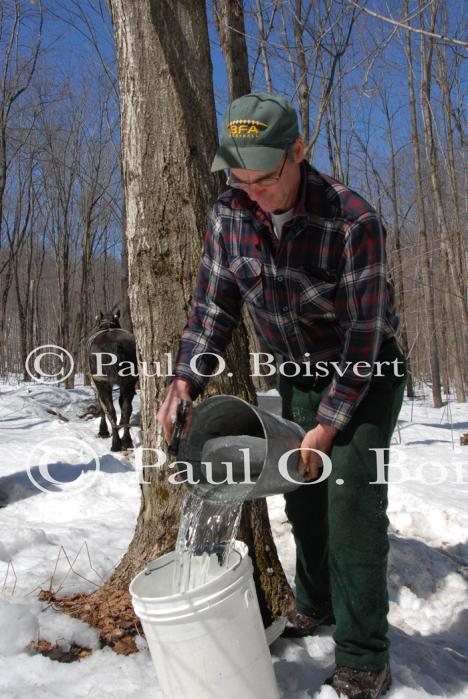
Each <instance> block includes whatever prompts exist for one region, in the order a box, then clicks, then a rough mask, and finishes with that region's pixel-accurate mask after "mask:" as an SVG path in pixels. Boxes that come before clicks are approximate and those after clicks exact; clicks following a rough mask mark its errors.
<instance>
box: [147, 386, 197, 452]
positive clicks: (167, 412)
mask: <svg viewBox="0 0 468 699" xmlns="http://www.w3.org/2000/svg"><path fill="white" fill-rule="evenodd" d="M181 399H182V400H191V398H190V383H189V382H188V381H186V380H185V379H174V381H172V382H171V383H170V384H169V389H168V391H167V395H166V398H165V399H164V403H163V404H162V405H161V407H160V408H159V410H158V414H157V416H156V419H157V421H158V422H159V424H160V425H162V427H163V430H164V439H165V440H166V442H167V443H168V444H170V442H171V437H172V428H173V427H174V422H175V418H176V415H177V406H178V404H179V400H181ZM191 417H192V415H191V413H190V415H189V418H188V420H187V423H186V426H185V431H186V430H187V429H188V427H189V425H190V420H191Z"/></svg>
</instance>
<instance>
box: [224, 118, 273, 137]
mask: <svg viewBox="0 0 468 699" xmlns="http://www.w3.org/2000/svg"><path fill="white" fill-rule="evenodd" d="M267 128H268V124H265V122H263V121H256V120H255V119H235V120H234V121H230V122H229V124H228V129H229V135H230V136H232V138H258V137H259V136H260V134H261V133H262V131H265V129H267Z"/></svg>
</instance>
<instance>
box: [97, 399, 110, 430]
mask: <svg viewBox="0 0 468 699" xmlns="http://www.w3.org/2000/svg"><path fill="white" fill-rule="evenodd" d="M100 408H101V421H100V423H99V432H98V437H110V432H109V429H108V427H107V422H106V414H105V412H104V409H103V407H102V405H100Z"/></svg>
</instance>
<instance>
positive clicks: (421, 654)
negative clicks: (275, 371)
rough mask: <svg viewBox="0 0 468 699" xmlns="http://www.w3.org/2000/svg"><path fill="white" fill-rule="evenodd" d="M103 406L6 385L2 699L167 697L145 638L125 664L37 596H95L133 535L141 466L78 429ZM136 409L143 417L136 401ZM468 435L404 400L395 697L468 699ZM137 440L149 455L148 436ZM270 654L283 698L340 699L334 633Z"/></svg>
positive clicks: (275, 514)
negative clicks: (38, 646)
mask: <svg viewBox="0 0 468 699" xmlns="http://www.w3.org/2000/svg"><path fill="white" fill-rule="evenodd" d="M93 397H94V396H93V392H92V389H90V388H89V387H83V386H81V387H78V388H76V389H74V390H72V391H65V390H64V389H62V388H61V387H59V386H41V385H37V384H32V385H29V384H16V385H14V384H10V385H1V386H0V434H1V445H2V448H1V452H0V506H3V507H2V509H0V532H1V536H0V628H1V633H0V697H2V698H5V699H26V697H28V699H31V698H32V699H53V698H55V697H57V698H58V697H60V699H75V698H78V697H85V696H89V695H91V696H95V697H99V699H105V698H107V697H112V698H113V699H124V698H125V699H127V698H129V699H132V698H135V699H136V698H137V697H138V699H146V698H148V699H149V698H150V697H151V698H152V699H162V695H161V692H160V690H159V689H158V685H157V679H156V677H155V673H154V669H153V665H152V663H151V659H150V656H149V653H148V649H147V645H146V642H145V641H144V639H139V646H140V648H141V651H140V652H139V653H137V654H134V655H131V656H128V657H124V656H120V655H117V654H115V653H114V652H113V651H112V650H110V649H109V648H104V649H99V642H98V635H97V632H96V631H95V629H93V628H91V627H89V626H88V625H87V624H84V623H82V622H80V621H78V620H76V619H72V618H70V617H67V616H64V615H63V614H61V613H59V612H55V611H54V610H53V609H52V608H51V607H50V606H48V605H47V604H46V603H43V602H39V601H38V600H37V597H36V595H37V591H38V590H39V589H40V588H48V587H49V586H51V587H52V588H53V589H54V590H57V588H59V589H60V591H62V592H63V593H73V592H77V591H85V592H88V591H91V590H93V589H95V587H96V586H98V585H99V584H100V582H101V580H102V579H105V578H106V577H108V576H109V574H110V572H111V570H112V568H113V566H114V565H115V564H116V563H117V561H118V560H119V558H120V557H121V556H122V554H123V553H124V551H125V550H126V548H127V545H128V543H129V541H130V540H131V537H132V533H133V529H134V525H135V521H136V516H137V512H138V504H139V486H138V473H137V471H135V468H134V464H133V462H132V460H129V459H128V458H126V457H125V456H123V455H120V454H114V453H111V452H110V451H109V449H110V440H100V439H97V438H96V434H97V430H98V420H97V419H93V420H90V421H84V420H80V419H79V417H78V416H79V414H81V413H82V412H84V409H85V408H86V406H87V405H88V404H89V403H90V402H91V400H92V399H93ZM270 400H271V399H270ZM269 408H270V406H269ZM134 409H135V411H136V413H138V409H139V404H138V397H137V398H136V399H135V402H134ZM48 410H54V411H55V412H56V413H60V415H62V416H64V417H66V418H68V420H69V421H68V422H63V421H61V420H60V419H59V417H58V416H57V415H54V414H52V413H50V412H48ZM133 421H137V415H134V417H133ZM466 431H468V408H467V405H466V404H465V405H459V404H456V403H449V405H448V406H446V407H445V408H444V409H441V410H435V409H433V408H431V407H430V402H429V399H428V398H426V399H425V400H423V399H422V398H419V399H416V400H414V401H412V402H411V401H405V404H404V406H403V409H402V412H401V415H400V421H399V430H398V431H396V432H395V435H394V440H393V444H392V453H391V463H392V469H391V474H392V475H391V476H390V480H391V483H390V486H389V500H390V502H389V516H390V521H391V529H390V537H391V553H390V561H389V587H390V614H389V621H390V626H391V631H390V638H391V643H392V670H393V676H394V683H393V686H392V689H391V691H390V692H389V693H388V695H386V696H388V699H413V698H414V699H423V698H425V697H428V698H429V697H430V698H431V699H433V698H436V697H452V698H453V699H459V698H460V699H461V698H462V697H465V698H468V660H467V650H468V612H467V598H468V594H467V590H468V582H467V578H468V563H467V561H468V542H467V537H466V532H467V530H468V526H467V525H468V505H467V494H468V473H467V472H466V470H467V469H466V466H467V462H468V458H467V457H468V447H461V446H460V443H459V437H460V435H461V433H462V432H466ZM132 434H133V436H134V438H135V440H136V445H138V443H139V430H138V428H137V427H134V428H132ZM96 455H97V456H98V457H99V466H100V468H99V471H97V469H96V463H97V461H96ZM28 469H29V473H28ZM463 469H465V470H464V471H463ZM80 474H81V475H80ZM50 477H53V478H56V480H57V481H58V482H59V483H64V482H65V483H67V482H69V488H68V490H67V489H66V488H65V489H64V488H63V486H60V485H57V486H55V487H54V486H53V485H52V486H51V485H50V483H49V482H48V481H49V480H50ZM41 488H42V489H41ZM268 504H269V509H270V514H271V518H272V526H273V530H274V535H275V539H276V542H277V545H278V550H279V554H280V557H281V559H282V562H283V565H284V567H285V570H286V572H287V575H288V577H289V579H290V580H291V581H292V578H293V574H294V556H295V554H294V545H293V540H292V535H291V532H290V527H289V524H288V523H287V522H286V517H285V515H284V510H283V498H282V496H277V497H274V498H270V499H269V503H268ZM70 564H71V565H72V567H73V570H71V569H70ZM38 638H41V639H45V640H49V641H50V642H56V641H57V642H59V643H60V644H66V643H72V642H75V643H78V644H80V645H83V646H86V647H89V648H91V649H93V653H92V654H91V655H90V656H89V657H86V658H84V659H82V660H81V661H80V662H75V663H71V664H63V663H59V662H57V661H53V660H50V659H48V658H45V657H43V656H41V655H30V654H28V653H27V652H26V650H25V647H26V645H27V644H28V643H29V642H30V641H31V640H35V639H38ZM271 651H272V657H273V662H274V668H275V672H276V676H277V679H278V684H279V688H280V692H281V697H282V699H307V698H310V697H313V698H314V699H336V694H335V693H334V691H333V690H331V689H330V688H328V687H321V684H322V682H323V680H324V679H325V677H327V676H328V675H329V674H330V672H331V670H332V668H333V638H332V629H331V628H324V629H321V630H320V632H319V634H318V635H317V636H314V637H311V638H307V639H299V640H286V639H278V640H277V641H276V642H275V643H274V644H273V645H272V647H271ZM181 699H185V698H181ZM187 699H188V698H187Z"/></svg>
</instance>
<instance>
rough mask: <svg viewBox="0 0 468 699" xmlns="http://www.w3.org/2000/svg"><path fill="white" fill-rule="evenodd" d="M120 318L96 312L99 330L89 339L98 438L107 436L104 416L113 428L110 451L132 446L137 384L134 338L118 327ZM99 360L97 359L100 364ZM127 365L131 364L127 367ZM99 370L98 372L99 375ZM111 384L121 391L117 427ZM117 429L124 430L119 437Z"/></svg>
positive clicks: (118, 315)
mask: <svg viewBox="0 0 468 699" xmlns="http://www.w3.org/2000/svg"><path fill="white" fill-rule="evenodd" d="M119 318H120V311H117V312H116V313H115V314H114V313H112V312H111V313H102V312H99V316H96V320H97V321H98V330H97V331H96V332H94V333H93V335H92V336H91V337H90V338H89V340H88V361H89V369H90V373H91V379H92V381H93V384H94V386H95V389H96V393H97V397H98V400H99V405H100V409H101V422H100V425H99V432H98V437H109V436H110V435H109V430H108V429H107V422H106V416H107V418H108V419H109V422H110V424H111V427H112V446H111V451H122V448H123V449H130V448H131V447H133V442H132V438H131V436H130V429H129V427H130V416H131V414H132V401H133V398H134V396H135V385H136V383H137V381H138V369H137V359H136V345H135V338H134V337H133V335H132V334H131V333H129V332H127V331H126V330H123V329H122V328H121V327H120V321H119ZM96 355H98V356H96ZM109 355H111V356H109ZM98 359H100V365H99V363H98ZM111 362H112V363H111ZM129 362H131V363H132V365H129ZM122 363H123V364H122ZM99 368H100V369H101V372H100V374H99V375H98V373H97V371H98V369H99ZM122 374H124V375H123V376H122ZM132 374H134V375H132ZM114 384H117V386H118V387H119V389H120V395H119V405H120V411H121V417H120V425H117V415H116V413H115V409H114V402H113V400H112V386H113V385H114ZM120 429H123V435H122V438H120V435H119V430H120Z"/></svg>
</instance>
